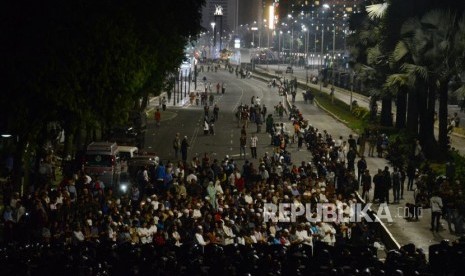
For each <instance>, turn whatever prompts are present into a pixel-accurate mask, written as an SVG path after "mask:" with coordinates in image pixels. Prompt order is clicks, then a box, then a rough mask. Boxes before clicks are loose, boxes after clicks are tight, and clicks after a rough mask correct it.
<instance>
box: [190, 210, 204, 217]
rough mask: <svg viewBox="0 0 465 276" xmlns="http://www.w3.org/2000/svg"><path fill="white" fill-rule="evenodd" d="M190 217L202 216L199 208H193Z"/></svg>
mask: <svg viewBox="0 0 465 276" xmlns="http://www.w3.org/2000/svg"><path fill="white" fill-rule="evenodd" d="M192 217H193V218H200V217H202V213H201V212H200V210H199V209H194V211H193V213H192Z"/></svg>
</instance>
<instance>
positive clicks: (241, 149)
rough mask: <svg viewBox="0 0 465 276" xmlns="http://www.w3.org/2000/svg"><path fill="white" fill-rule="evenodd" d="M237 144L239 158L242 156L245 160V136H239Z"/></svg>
mask: <svg viewBox="0 0 465 276" xmlns="http://www.w3.org/2000/svg"><path fill="white" fill-rule="evenodd" d="M239 143H240V157H242V154H244V158H245V146H246V144H247V136H245V135H241V138H239Z"/></svg>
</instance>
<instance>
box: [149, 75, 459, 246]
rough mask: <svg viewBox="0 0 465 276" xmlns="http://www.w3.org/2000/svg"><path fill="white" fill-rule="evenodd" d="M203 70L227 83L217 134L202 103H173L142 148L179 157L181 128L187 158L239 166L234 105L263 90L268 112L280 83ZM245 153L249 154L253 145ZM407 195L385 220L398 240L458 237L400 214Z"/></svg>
mask: <svg viewBox="0 0 465 276" xmlns="http://www.w3.org/2000/svg"><path fill="white" fill-rule="evenodd" d="M203 75H205V76H206V77H207V81H208V82H211V83H212V84H216V83H217V82H225V84H226V87H227V88H226V93H225V94H224V95H221V94H220V95H217V94H215V102H216V103H217V104H218V106H219V107H220V113H219V120H218V122H217V123H216V125H215V132H216V135H214V136H207V135H204V134H203V109H202V107H200V106H195V105H194V106H190V105H186V106H183V107H171V106H170V107H169V108H168V111H166V113H162V122H161V126H160V127H157V126H155V124H154V121H153V119H151V120H149V123H148V131H147V134H146V135H147V136H146V148H145V149H144V150H145V151H147V152H155V153H157V154H158V155H159V156H160V158H161V159H162V160H171V161H175V159H174V152H173V149H172V146H171V145H172V140H173V138H174V136H175V134H176V133H177V132H179V133H180V134H181V135H182V136H184V135H187V136H188V139H189V142H190V145H191V147H190V149H189V152H188V160H191V159H192V158H193V157H194V156H196V155H197V156H202V155H203V154H204V153H208V154H209V155H210V157H211V158H213V159H215V158H216V159H223V158H224V157H225V156H226V155H229V156H230V157H231V158H233V159H235V160H236V161H237V163H238V165H239V166H242V164H243V161H244V160H242V159H239V137H240V128H239V127H238V126H237V121H236V120H235V116H234V111H235V109H236V108H237V106H238V105H239V104H240V103H244V104H250V99H251V97H252V96H259V97H260V98H261V102H262V104H265V105H266V106H267V109H268V113H270V112H272V111H273V106H275V105H277V104H278V103H279V102H280V101H284V98H283V97H281V96H279V95H278V91H277V90H276V89H274V88H269V87H267V86H266V84H265V83H263V82H260V81H258V80H255V79H238V78H236V76H235V75H234V74H230V73H227V72H225V71H223V70H220V71H218V72H217V73H212V72H210V73H203V74H200V77H201V78H203ZM200 87H201V86H200ZM200 89H202V88H200ZM213 90H215V89H213ZM296 105H297V107H298V108H299V109H300V110H301V112H302V114H303V115H304V118H305V119H307V120H308V121H309V123H310V124H311V125H313V126H314V127H316V128H318V129H319V130H320V131H323V130H327V131H328V133H330V134H332V135H333V137H336V136H337V137H338V136H343V137H344V139H347V137H348V135H349V134H351V133H352V131H351V130H350V129H349V128H347V127H346V126H345V125H344V124H342V123H340V122H338V121H336V120H335V119H334V118H333V117H331V116H330V115H328V114H326V113H325V112H324V111H322V110H320V109H319V108H318V107H316V106H314V105H310V104H304V103H303V100H302V99H301V97H300V98H299V97H297V101H296ZM275 121H277V122H279V119H278V118H276V117H275ZM282 122H283V123H288V122H289V121H288V120H287V119H286V118H284V119H283V121H282ZM255 131H256V127H255V125H249V127H248V130H247V132H248V136H249V137H250V133H252V132H255ZM257 136H258V138H259V142H258V147H257V153H258V156H263V154H264V153H265V152H271V151H272V147H270V146H269V143H270V137H269V135H268V134H266V133H265V127H264V125H263V127H262V132H261V133H259V134H258V135H257ZM288 149H289V151H290V152H291V154H292V159H293V162H294V163H297V164H299V163H300V162H301V161H310V160H311V155H310V153H309V152H308V151H307V150H301V151H298V150H297V148H296V145H290V146H289V148H288ZM247 150H248V147H247ZM247 154H248V157H250V152H249V151H248V152H247ZM366 159H367V163H368V168H369V169H370V171H371V172H372V174H373V172H376V171H377V169H378V168H384V166H386V165H388V164H387V162H386V160H385V159H382V158H374V157H367V158H366ZM356 161H357V160H356ZM391 171H392V169H391ZM372 192H373V191H372ZM372 196H373V194H372V193H371V198H372ZM392 198H393V196H392V192H391V199H392ZM404 198H405V200H402V201H401V204H400V205H390V206H389V209H390V212H391V214H392V215H393V219H394V221H393V222H390V223H386V226H387V228H388V229H389V231H390V232H391V233H392V234H393V236H394V237H395V238H396V240H397V241H398V242H399V244H401V245H403V244H407V243H411V242H413V243H414V244H416V245H417V246H418V247H421V248H423V249H424V250H425V252H426V253H427V249H428V246H429V245H430V244H433V243H437V242H439V241H441V240H442V239H444V238H447V239H454V236H452V235H450V234H449V233H448V231H442V232H440V233H439V234H434V235H433V233H431V232H430V231H429V221H430V214H429V210H425V211H424V213H423V218H421V219H420V221H418V222H407V221H406V220H405V219H404V218H402V217H400V216H398V215H397V213H398V207H401V206H404V205H405V203H406V202H413V192H405V194H404ZM374 209H376V206H374Z"/></svg>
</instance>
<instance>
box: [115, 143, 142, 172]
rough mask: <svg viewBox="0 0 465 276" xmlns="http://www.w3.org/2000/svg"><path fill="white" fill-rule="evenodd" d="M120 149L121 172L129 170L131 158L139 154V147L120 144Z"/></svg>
mask: <svg viewBox="0 0 465 276" xmlns="http://www.w3.org/2000/svg"><path fill="white" fill-rule="evenodd" d="M118 151H119V158H120V160H121V172H127V171H128V162H129V160H130V159H132V158H134V157H135V156H137V155H138V153H139V149H138V148H137V147H134V146H118Z"/></svg>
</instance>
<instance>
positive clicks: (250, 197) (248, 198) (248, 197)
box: [244, 194, 253, 204]
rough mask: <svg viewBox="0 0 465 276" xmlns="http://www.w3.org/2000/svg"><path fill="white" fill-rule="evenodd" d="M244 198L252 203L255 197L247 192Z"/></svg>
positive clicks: (248, 202)
mask: <svg viewBox="0 0 465 276" xmlns="http://www.w3.org/2000/svg"><path fill="white" fill-rule="evenodd" d="M244 200H245V202H246V203H247V204H252V203H253V198H252V196H251V195H249V194H247V195H245V196H244Z"/></svg>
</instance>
